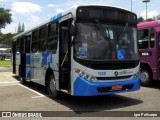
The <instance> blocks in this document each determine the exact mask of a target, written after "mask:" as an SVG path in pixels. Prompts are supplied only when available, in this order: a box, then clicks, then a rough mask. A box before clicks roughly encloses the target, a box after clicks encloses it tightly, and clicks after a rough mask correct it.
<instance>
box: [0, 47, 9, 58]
mask: <svg viewBox="0 0 160 120" xmlns="http://www.w3.org/2000/svg"><path fill="white" fill-rule="evenodd" d="M5 59H11V48H0V60H5Z"/></svg>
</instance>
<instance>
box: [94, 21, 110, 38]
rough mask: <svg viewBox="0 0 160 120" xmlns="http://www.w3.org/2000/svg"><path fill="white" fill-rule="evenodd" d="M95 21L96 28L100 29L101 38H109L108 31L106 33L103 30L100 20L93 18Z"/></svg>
mask: <svg viewBox="0 0 160 120" xmlns="http://www.w3.org/2000/svg"><path fill="white" fill-rule="evenodd" d="M95 22H96V23H97V26H98V28H99V29H100V33H101V35H102V36H103V38H104V39H105V40H108V39H109V40H110V35H109V34H108V33H106V31H105V29H104V28H103V26H102V24H101V23H100V21H99V20H95ZM106 29H107V28H106ZM107 31H108V29H107Z"/></svg>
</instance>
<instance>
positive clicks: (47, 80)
mask: <svg viewBox="0 0 160 120" xmlns="http://www.w3.org/2000/svg"><path fill="white" fill-rule="evenodd" d="M51 74H53V76H54V72H53V70H52V69H51V68H48V69H47V70H46V74H45V86H46V87H47V85H48V83H49V79H48V78H49V76H50V75H51Z"/></svg>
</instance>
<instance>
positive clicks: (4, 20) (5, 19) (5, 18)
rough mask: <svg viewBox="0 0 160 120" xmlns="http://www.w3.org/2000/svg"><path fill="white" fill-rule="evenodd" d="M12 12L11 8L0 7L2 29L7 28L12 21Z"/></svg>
mask: <svg viewBox="0 0 160 120" xmlns="http://www.w3.org/2000/svg"><path fill="white" fill-rule="evenodd" d="M11 16H12V14H11V13H10V10H9V9H4V8H2V7H0V29H2V28H5V26H6V25H7V24H10V23H11V22H12V18H11Z"/></svg>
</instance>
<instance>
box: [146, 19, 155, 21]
mask: <svg viewBox="0 0 160 120" xmlns="http://www.w3.org/2000/svg"><path fill="white" fill-rule="evenodd" d="M153 20H154V19H153V18H148V19H147V20H146V21H153Z"/></svg>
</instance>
